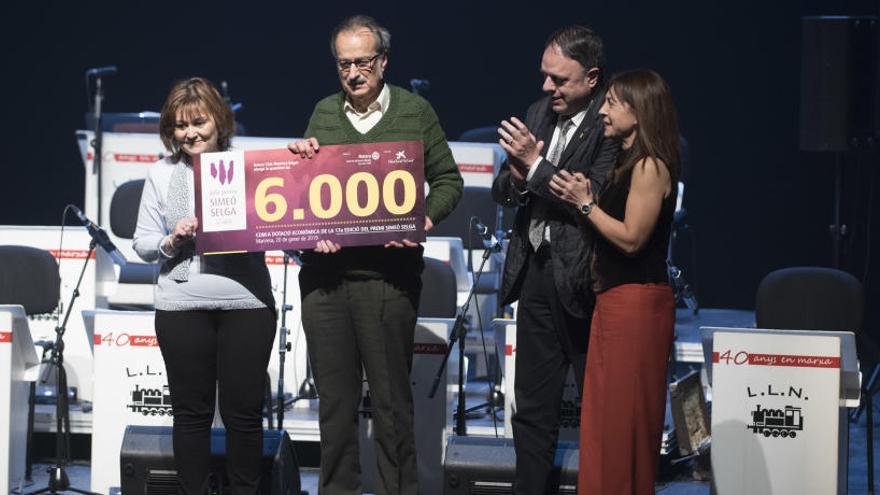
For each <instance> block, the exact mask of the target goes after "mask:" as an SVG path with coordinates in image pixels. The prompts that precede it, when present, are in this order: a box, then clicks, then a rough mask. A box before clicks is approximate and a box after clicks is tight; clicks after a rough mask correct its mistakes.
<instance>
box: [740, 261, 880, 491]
mask: <svg viewBox="0 0 880 495" xmlns="http://www.w3.org/2000/svg"><path fill="white" fill-rule="evenodd" d="M756 299H757V300H756V301H755V323H756V324H757V326H758V328H773V329H780V330H786V329H788V330H829V331H842V332H853V333H855V335H856V339H857V342H859V351H860V352H859V354H860V355H861V354H864V349H865V347H866V346H868V345H869V344H870V341H869V340H868V339H867V337H866V336H865V335H863V334H862V318H863V311H864V304H865V301H864V299H865V296H864V291H863V289H862V284H861V283H859V281H858V279H856V278H855V277H854V276H852V275H850V274H849V273H846V272H843V271H840V270H835V269H833V268H820V267H793V268H783V269H780V270H776V271H773V272H771V273H770V274H768V275H767V276H766V277H764V279H763V280H761V283H760V284H759V285H758V294H757V298H756ZM876 374H877V373H876V367H875V372H874V373H872V374H871V375H872V377H871V380H869V381H868V382H867V383H866V384H865V385H863V388H862V401H863V404H864V405H865V407H866V409H867V411H868V421H867V426H868V429H867V443H868V445H867V453H868V456H867V457H868V493H874V445H873V444H874V442H873V437H874V434H873V430H874V414H873V407H872V397H871V395H872V394H873V393H874V390H873V389H874V384H873V383H872V382H874V381H876V378H875V375H876ZM860 408H861V406H860Z"/></svg>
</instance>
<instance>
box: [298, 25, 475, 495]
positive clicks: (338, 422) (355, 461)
mask: <svg viewBox="0 0 880 495" xmlns="http://www.w3.org/2000/svg"><path fill="white" fill-rule="evenodd" d="M390 41H391V35H390V34H389V33H388V30H387V29H385V28H384V27H382V26H380V25H379V24H378V23H377V22H376V21H375V20H373V19H372V18H370V17H367V16H354V17H351V18H348V19H346V20H344V21H343V22H342V23H341V24H339V26H337V27H336V29H334V31H333V34H332V36H331V41H330V51H331V52H332V53H333V56H334V57H335V58H336V65H337V71H338V74H339V80H340V82H341V83H342V92H339V93H336V94H333V95H331V96H328V97H327V98H324V99H323V100H321V101H320V102H318V104H317V105H316V106H315V110H314V112H313V113H312V117H311V119H310V120H309V126H308V128H307V129H306V132H305V136H306V139H304V140H302V141H297V142H294V143H291V144H290V145H289V148H290V150H291V151H292V152H294V153H297V154H299V155H300V156H301V157H303V158H311V157H313V156H315V153H319V152H320V151H319V150H320V145H333V144H354V143H376V142H388V141H410V140H413V141H415V140H418V141H421V142H422V143H423V146H424V164H425V180H426V181H427V183H428V185H429V186H430V192H429V194H428V196H427V198H426V199H425V202H426V205H425V206H426V213H427V217H426V218H425V230H429V229H430V228H431V227H432V226H433V225H434V224H436V223H438V222H440V221H441V220H442V219H443V218H445V217H446V216H447V215H448V214H449V213H450V212H452V210H453V209H454V208H455V205H456V204H457V203H458V200H459V198H460V197H461V192H462V179H461V174H460V173H459V172H458V167H457V166H456V164H455V162H454V160H453V159H452V152H451V151H450V149H449V144H448V143H447V142H446V137H445V135H444V133H443V129H442V128H441V127H440V123H439V121H438V119H437V115H436V114H435V113H434V110H433V109H432V108H431V105H430V104H429V103H428V102H427V101H426V100H425V99H423V98H421V97H419V96H417V95H414V94H412V93H410V92H408V91H406V90H404V89H401V88H399V87H396V86H392V85H390V84H386V83H385V82H384V81H383V79H382V74H383V72H384V71H385V67H386V65H387V63H388V49H389V47H390ZM422 251H423V249H422V247H421V245H420V244H418V243H413V242H410V241H408V240H404V241H402V242H389V243H388V244H386V245H384V246H368V247H347V248H345V249H342V248H341V246H339V245H338V244H336V243H334V242H331V241H327V240H320V241H318V242H317V243H316V245H315V249H314V250H310V251H306V252H304V253H303V255H302V261H303V267H302V270H301V271H300V276H299V282H300V291H301V293H302V321H303V329H304V330H305V334H306V340H307V342H308V348H309V357H310V359H311V363H312V368H313V370H314V373H315V381H316V385H317V387H318V395H319V397H320V425H321V480H320V483H319V487H320V492H321V493H326V494H334V495H335V494H347V493H361V482H360V472H361V469H360V461H359V454H358V406H359V402H360V396H361V386H362V385H361V379H362V370H363V372H366V375H367V380H368V382H369V384H370V398H371V406H372V410H373V427H374V434H375V438H376V457H377V462H378V468H379V478H378V486H377V487H376V492H377V493H389V494H390V493H407V494H416V493H417V491H418V479H417V478H418V473H417V468H416V451H415V439H414V434H413V399H412V389H411V385H410V368H411V365H412V353H413V334H414V332H415V325H416V317H417V310H418V304H419V295H420V293H421V278H420V274H421V271H422V268H423V266H424V263H423V261H422Z"/></svg>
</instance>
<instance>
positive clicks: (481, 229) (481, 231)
mask: <svg viewBox="0 0 880 495" xmlns="http://www.w3.org/2000/svg"><path fill="white" fill-rule="evenodd" d="M474 219H476V222H475V223H474V230H476V231H477V235H479V236H480V237H482V238H483V240H484V241H489V242H493V241H494V239H492V234H491V233H490V232H489V227H488V226H486V225H483V222H481V221H480V219H479V218H477V217H474Z"/></svg>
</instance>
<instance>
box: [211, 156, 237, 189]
mask: <svg viewBox="0 0 880 495" xmlns="http://www.w3.org/2000/svg"><path fill="white" fill-rule="evenodd" d="M233 163H235V162H233V161H232V160H229V167H227V168H225V169H224V168H223V160H220V170H219V172H218V171H217V164H216V163H214V162H211V177H213V178H215V179H217V180H219V181H220V184H232V171H233V168H232V164H233Z"/></svg>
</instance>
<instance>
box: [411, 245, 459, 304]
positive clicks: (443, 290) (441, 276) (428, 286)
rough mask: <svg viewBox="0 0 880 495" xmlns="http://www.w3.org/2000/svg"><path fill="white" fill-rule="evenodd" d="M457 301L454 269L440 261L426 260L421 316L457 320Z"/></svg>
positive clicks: (423, 272) (423, 274)
mask: <svg viewBox="0 0 880 495" xmlns="http://www.w3.org/2000/svg"><path fill="white" fill-rule="evenodd" d="M457 299H458V292H457V290H456V282H455V272H454V271H453V270H452V267H451V266H449V265H447V264H446V263H444V262H442V261H440V260H438V259H434V258H425V269H424V271H422V295H421V298H420V300H419V316H422V317H425V318H455V312H456V308H457V304H458V301H457Z"/></svg>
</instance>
